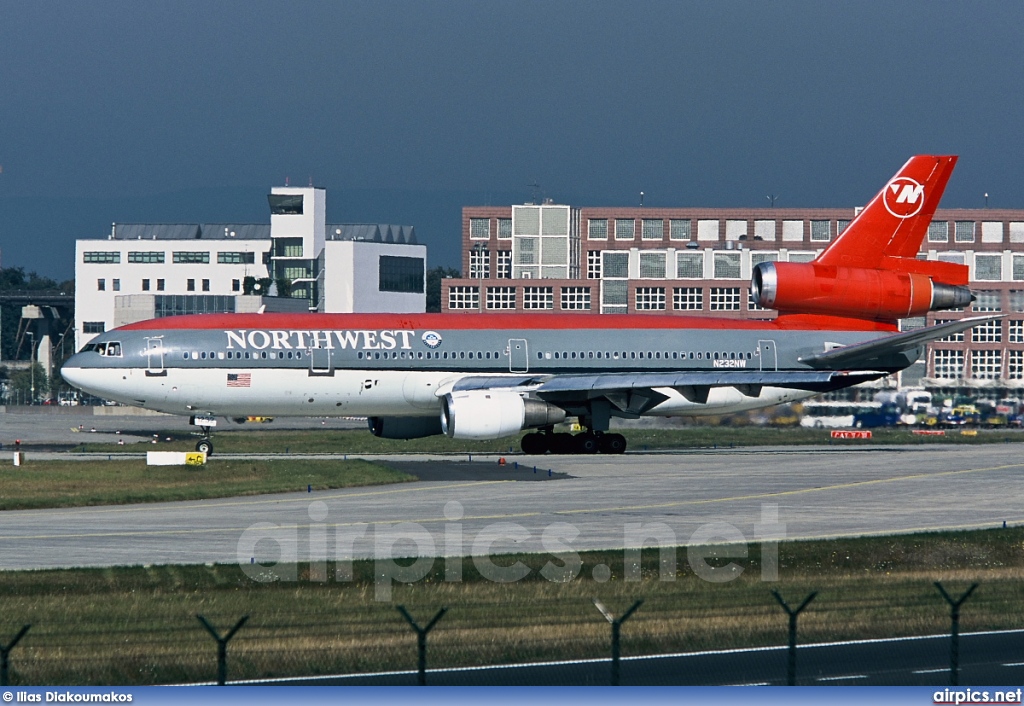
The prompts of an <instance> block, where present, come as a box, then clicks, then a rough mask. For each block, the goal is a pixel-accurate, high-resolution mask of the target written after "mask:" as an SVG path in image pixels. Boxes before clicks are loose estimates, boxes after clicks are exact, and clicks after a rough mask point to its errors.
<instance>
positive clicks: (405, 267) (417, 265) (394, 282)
mask: <svg viewBox="0 0 1024 706" xmlns="http://www.w3.org/2000/svg"><path fill="white" fill-rule="evenodd" d="M377 268H378V277H377V279H378V289H379V290H380V291H382V292H406V293H409V294H422V293H423V258H422V257H397V256H394V255H381V256H380V259H379V260H378V262H377Z"/></svg>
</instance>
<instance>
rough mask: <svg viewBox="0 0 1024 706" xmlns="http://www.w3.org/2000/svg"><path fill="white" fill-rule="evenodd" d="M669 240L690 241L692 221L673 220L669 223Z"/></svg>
mask: <svg viewBox="0 0 1024 706" xmlns="http://www.w3.org/2000/svg"><path fill="white" fill-rule="evenodd" d="M668 237H669V240H689V239H690V219H689V218H686V219H683V218H672V219H670V220H669V222H668Z"/></svg>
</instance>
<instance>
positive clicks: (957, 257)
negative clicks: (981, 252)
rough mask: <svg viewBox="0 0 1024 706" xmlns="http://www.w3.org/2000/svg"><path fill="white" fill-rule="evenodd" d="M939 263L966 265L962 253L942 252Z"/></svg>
mask: <svg viewBox="0 0 1024 706" xmlns="http://www.w3.org/2000/svg"><path fill="white" fill-rule="evenodd" d="M939 262H952V263H953V264H954V265H962V264H964V254H963V253H962V252H940V253H939Z"/></svg>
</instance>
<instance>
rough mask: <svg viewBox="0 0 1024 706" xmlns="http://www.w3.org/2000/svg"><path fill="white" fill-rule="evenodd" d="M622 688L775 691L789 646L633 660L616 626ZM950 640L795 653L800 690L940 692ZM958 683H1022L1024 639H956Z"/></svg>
mask: <svg viewBox="0 0 1024 706" xmlns="http://www.w3.org/2000/svg"><path fill="white" fill-rule="evenodd" d="M622 644H623V654H624V656H623V658H622V661H621V662H620V665H619V683H620V684H621V685H622V686H777V685H785V684H786V683H787V660H788V654H789V651H788V648H787V647H768V648H758V649H741V650H723V651H718V652H697V653H692V654H678V655H656V656H644V657H633V656H628V654H629V624H628V623H626V624H625V625H624V626H623V627H622ZM949 647H950V638H949V636H948V635H934V636H927V637H914V638H902V639H892V640H866V641H858V642H847V643H833V644H818V645H801V646H798V647H797V661H796V683H797V684H798V685H815V686H827V685H836V686H838V685H853V686H946V685H948V684H950V674H951V672H950V665H949ZM959 652H960V660H959V661H960V670H959V673H958V679H959V683H960V684H992V685H1001V687H1002V688H1004V689H1010V688H1012V689H1014V690H1016V688H1017V685H1019V684H1021V683H1022V682H1024V632H1022V631H1020V630H1013V631H1004V632H995V633H973V634H963V635H960V650H959ZM417 678H418V673H417V672H414V671H402V672H387V673H379V674H355V675H339V676H328V677H321V678H316V679H287V680H280V681H277V682H265V683H279V684H294V685H321V686H327V685H335V686H338V685H346V686H405V685H413V684H416V683H417ZM610 680H611V659H594V660H574V661H566V662H548V663H537V664H523V665H503V666H495V667H482V668H481V667H476V668H472V669H441V670H433V671H430V670H428V672H427V684H428V685H431V686H524V685H531V686H602V685H608V684H609V683H610Z"/></svg>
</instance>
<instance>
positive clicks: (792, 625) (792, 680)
mask: <svg viewBox="0 0 1024 706" xmlns="http://www.w3.org/2000/svg"><path fill="white" fill-rule="evenodd" d="M772 595H773V596H775V600H777V601H778V602H779V605H780V606H782V609H783V610H784V611H786V615H788V616H789V659H788V660H787V663H786V684H788V685H789V686H796V618H797V616H798V615H800V613H801V612H803V609H804V608H806V607H807V605H808V604H809V603H810V602H811V601H813V600H814V597H815V596H817V595H818V592H817V591H812V592H811V595H809V596H807V598H805V599H804V602H803V603H801V604H800V606H799V607H798V608H796V609H795V610H794V609H793V608H790V607H789V604H788V603H786V601H784V600H782V596H781V595H779V592H778V591H774V590H773V591H772Z"/></svg>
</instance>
